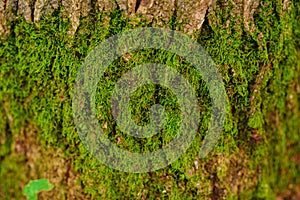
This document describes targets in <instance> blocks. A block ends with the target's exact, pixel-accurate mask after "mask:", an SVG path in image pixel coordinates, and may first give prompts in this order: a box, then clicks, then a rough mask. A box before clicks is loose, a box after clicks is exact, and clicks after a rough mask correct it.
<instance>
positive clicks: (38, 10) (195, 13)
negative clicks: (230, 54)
mask: <svg viewBox="0 0 300 200" xmlns="http://www.w3.org/2000/svg"><path fill="white" fill-rule="evenodd" d="M288 2H289V1H288V0H285V1H284V5H285V7H286V6H287V5H288ZM227 4H228V3H227V1H222V2H221V4H220V5H219V6H221V7H223V8H224V9H226V6H227ZM234 5H235V6H234V8H233V9H232V14H233V15H234V16H236V15H241V16H243V20H244V26H245V28H246V29H247V30H249V31H253V30H254V29H255V27H254V25H253V24H254V23H253V14H254V13H255V12H256V11H257V7H258V5H259V0H235V1H234ZM59 6H62V7H63V9H64V13H65V15H66V16H68V17H69V18H70V20H71V24H72V30H71V33H72V34H74V32H75V31H76V29H77V27H78V25H79V21H80V20H79V19H80V17H81V16H87V15H89V14H91V13H94V12H96V11H104V10H111V9H113V8H116V7H117V6H118V7H120V8H121V9H122V10H123V11H124V13H125V14H126V15H129V16H134V15H135V14H142V15H143V16H145V17H146V18H147V19H148V20H149V22H153V21H158V22H160V21H161V20H163V21H165V22H168V20H169V19H171V17H172V16H173V15H176V16H177V19H176V20H177V21H178V22H182V21H186V22H187V23H186V24H185V25H184V31H185V32H188V33H192V32H193V31H195V30H200V28H201V26H202V24H203V22H204V20H205V17H206V16H207V14H208V13H209V12H211V11H212V10H213V9H214V7H215V6H216V0H201V1H198V0H161V1H157V0H156V1H155V0H116V1H112V0H91V1H87V0H19V1H18V0H1V2H0V19H1V21H0V34H3V33H9V28H8V26H6V24H7V23H8V22H10V21H12V20H13V19H14V18H15V14H16V13H20V14H21V15H23V16H24V17H25V19H26V20H27V21H33V22H38V21H39V19H40V18H41V17H42V15H44V14H48V13H49V12H51V11H53V10H54V9H57V8H58V7H59ZM251 24H252V25H251Z"/></svg>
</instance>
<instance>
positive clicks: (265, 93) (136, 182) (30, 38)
mask: <svg viewBox="0 0 300 200" xmlns="http://www.w3.org/2000/svg"><path fill="white" fill-rule="evenodd" d="M268 2H269V3H266V4H265V5H264V6H261V7H260V12H259V13H258V14H257V15H256V16H255V26H256V29H255V31H254V32H249V31H246V30H244V29H243V26H241V24H240V23H241V22H240V19H239V18H238V17H237V18H233V17H232V16H231V15H230V6H229V8H228V10H226V9H225V10H217V9H216V10H215V11H213V12H211V13H210V14H209V15H208V19H209V20H208V21H205V22H204V25H203V28H202V30H201V32H200V33H194V34H193V36H191V37H193V38H194V39H195V40H197V41H198V42H199V43H200V44H201V45H202V46H203V47H204V48H205V49H206V51H207V52H208V53H209V54H210V55H211V57H212V58H213V60H214V62H215V63H216V65H217V67H218V70H219V72H220V73H221V75H222V77H223V81H224V84H225V88H226V92H227V95H228V101H229V107H228V113H227V119H226V123H225V127H224V131H223V133H222V135H221V137H220V139H219V141H218V143H217V145H216V146H215V148H214V150H213V151H212V152H210V154H209V155H208V156H207V157H205V158H204V159H199V158H198V157H197V156H198V152H199V150H200V146H201V142H202V139H203V137H204V136H205V133H206V131H207V128H208V124H209V119H210V107H211V105H210V97H209V93H208V91H207V88H206V86H205V82H204V81H203V80H202V79H201V77H200V76H199V74H197V73H196V70H195V69H194V68H193V67H191V65H190V64H189V63H188V62H187V61H185V60H184V59H182V58H181V57H179V56H177V55H174V54H172V53H169V52H166V51H158V50H153V49H146V50H142V51H138V52H132V53H130V54H127V55H124V56H123V57H120V58H119V59H117V60H116V61H115V62H114V63H112V64H111V65H110V67H109V69H108V70H107V71H106V73H105V76H104V77H103V80H99V84H98V90H97V101H96V107H97V108H99V110H98V112H97V116H98V118H99V122H100V123H101V124H102V127H103V128H104V129H105V133H106V134H107V136H108V137H109V138H110V140H111V141H112V142H114V143H115V144H117V145H119V146H120V147H122V148H124V149H127V150H130V151H133V152H141V151H153V150H155V149H157V148H160V147H161V146H163V145H165V144H166V143H168V142H169V141H170V140H171V139H172V137H174V132H175V131H176V124H177V122H178V119H179V118H180V116H179V115H178V112H177V111H178V110H177V109H176V108H177V101H176V98H175V97H174V95H173V94H172V93H171V92H170V91H168V90H167V89H165V88H163V87H156V86H155V85H148V88H147V90H144V89H143V88H141V89H139V90H137V91H136V92H135V93H134V95H133V98H132V101H131V104H132V105H135V106H133V108H132V114H133V117H134V118H136V120H137V122H138V123H140V124H143V123H144V124H145V123H147V122H148V121H147V120H148V115H147V111H148V110H147V109H148V108H149V107H150V106H151V105H153V104H154V103H157V102H159V103H161V104H162V105H165V108H166V110H167V111H170V113H171V115H172V117H173V118H172V119H170V121H169V124H168V125H167V127H166V130H165V131H164V132H163V133H164V134H163V135H161V136H157V137H154V138H151V139H135V138H133V137H130V136H128V135H126V134H125V133H122V132H121V131H120V130H119V129H118V127H116V124H115V122H114V120H113V118H112V115H111V114H110V106H111V105H110V95H111V92H112V90H113V88H114V86H115V84H116V82H117V80H118V78H120V76H121V75H122V74H123V73H124V72H126V71H127V70H129V69H131V68H133V67H134V66H137V65H139V64H143V63H145V62H148V63H149V62H155V63H161V64H167V65H168V66H170V67H173V68H174V69H176V70H177V71H178V72H180V73H181V74H183V75H184V76H185V77H186V78H187V79H188V80H189V82H190V83H191V85H192V86H193V88H194V89H195V91H196V95H197V98H198V100H199V106H200V108H201V119H200V120H201V125H200V127H199V131H198V133H197V136H196V139H195V140H194V142H193V143H192V145H191V147H190V148H189V149H188V151H187V152H186V153H185V154H183V155H182V156H181V157H180V159H178V160H177V161H176V162H174V163H173V164H171V165H169V166H167V167H166V168H164V169H161V170H158V171H155V172H149V173H141V174H130V173H125V172H120V171H116V170H113V169H111V168H108V167H106V166H105V165H103V164H101V163H100V162H99V161H98V160H96V159H95V158H93V157H92V156H91V154H90V153H89V152H88V151H87V150H86V149H85V147H84V146H83V144H82V142H81V140H80V138H79V136H78V133H77V132H76V128H75V125H74V121H73V114H72V101H71V100H72V94H73V93H72V89H73V83H74V80H75V78H76V75H77V72H78V69H79V68H80V66H81V64H82V62H83V60H84V58H85V57H86V56H87V54H88V53H89V52H90V51H91V50H92V49H93V48H94V47H95V46H97V44H99V43H100V42H101V41H103V40H105V39H106V38H108V37H110V36H112V35H114V34H117V33H120V32H122V31H125V30H128V29H132V28H134V27H145V26H151V25H150V24H148V23H147V21H146V20H145V19H143V18H134V19H129V18H126V17H124V15H123V14H122V12H121V11H120V10H112V11H110V12H102V13H98V14H96V15H94V16H88V17H86V18H83V19H81V24H80V26H79V28H78V30H77V32H76V34H75V35H74V36H70V35H69V34H68V30H69V28H70V25H69V23H68V21H67V20H65V21H64V20H63V17H62V15H61V12H60V11H55V12H53V13H52V14H51V15H50V16H47V17H44V18H43V19H42V20H41V21H40V22H39V24H35V25H34V24H31V23H27V22H25V20H24V19H22V18H21V17H20V18H17V19H16V20H15V21H13V22H12V24H11V26H12V31H11V34H10V35H9V36H8V37H7V38H6V39H3V40H1V41H0V65H1V67H0V110H1V112H0V119H1V121H0V144H1V146H0V165H1V168H0V180H1V182H0V197H1V199H21V198H24V196H22V189H23V188H24V186H25V185H26V184H27V183H28V182H29V181H30V180H33V179H48V180H49V181H50V183H52V184H53V185H54V186H55V187H54V189H53V190H51V191H49V192H42V193H40V194H39V197H40V198H41V199H71V198H75V199H90V198H91V199H155V198H157V199H219V198H224V199H225V198H226V199H239V198H240V199H274V198H275V197H282V198H283V197H291V196H293V195H294V193H297V190H298V189H299V187H297V185H298V184H299V183H300V176H299V173H300V168H299V166H300V158H299V156H300V154H299V153H300V144H299V134H300V105H299V99H300V64H299V52H300V39H299V38H300V23H299V22H300V18H299V16H300V4H299V3H295V2H291V4H290V5H289V10H288V11H285V12H283V11H282V6H281V4H280V3H279V2H271V1H268ZM228 21H229V22H230V23H228ZM212 22H214V23H212ZM152 25H154V24H152ZM164 27H165V28H172V29H177V30H180V29H181V27H182V24H179V23H176V20H175V21H174V20H170V22H169V24H165V25H164ZM145 91H146V92H145ZM172 112H173V113H172ZM195 163H197V164H195ZM287 191H288V192H287Z"/></svg>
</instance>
